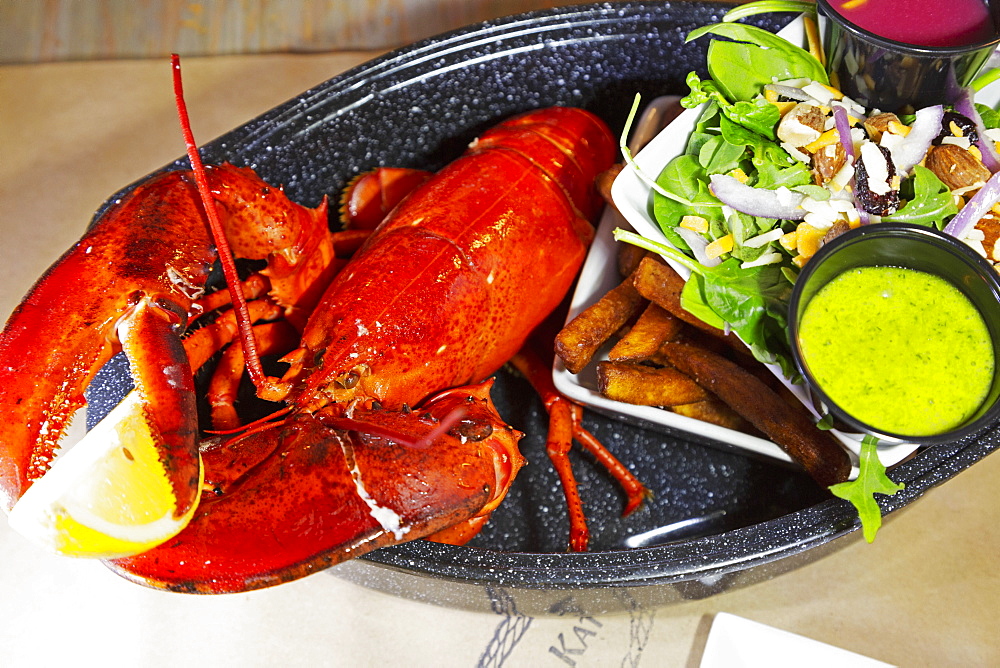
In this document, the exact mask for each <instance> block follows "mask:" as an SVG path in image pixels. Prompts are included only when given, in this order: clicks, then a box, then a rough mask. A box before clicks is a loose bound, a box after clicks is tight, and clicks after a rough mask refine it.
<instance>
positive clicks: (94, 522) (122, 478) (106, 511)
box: [9, 392, 204, 558]
mask: <svg viewBox="0 0 1000 668" xmlns="http://www.w3.org/2000/svg"><path fill="white" fill-rule="evenodd" d="M199 469H200V475H204V470H203V469H202V467H201V464H200V462H199ZM200 487H201V485H200V484H199V486H198V489H200ZM193 493H195V494H197V493H198V490H193ZM177 506H178V504H177V498H176V495H175V493H174V490H173V488H172V487H171V485H170V482H169V480H168V478H167V474H166V471H165V470H164V467H163V464H162V463H161V462H160V459H159V455H158V453H157V450H156V447H155V445H154V441H153V437H152V434H151V433H150V430H149V426H148V425H147V423H146V420H145V418H144V417H143V406H142V401H141V399H140V398H139V395H138V393H137V392H132V393H130V394H129V395H128V396H127V397H126V398H125V399H124V400H123V401H122V402H121V403H120V404H119V405H118V406H117V407H116V408H115V409H114V410H113V411H111V413H109V414H108V416H107V417H106V418H105V419H103V420H102V421H101V422H100V423H99V424H97V425H96V426H95V427H94V429H92V430H91V431H90V432H88V433H87V435H86V436H85V437H84V438H83V439H82V440H81V441H80V442H79V443H77V444H76V445H75V446H73V447H72V448H71V449H69V450H68V451H66V452H65V453H64V454H62V455H61V456H59V457H58V458H56V460H55V461H54V462H53V464H52V467H51V468H50V469H49V471H48V472H47V473H46V474H45V475H44V476H43V477H41V478H39V479H38V480H36V481H35V482H34V483H33V484H32V486H31V487H29V488H28V491H27V492H25V494H24V496H22V497H21V499H20V500H19V501H18V502H17V503H16V504H15V505H14V507H13V509H11V511H10V516H9V521H10V526H11V528H13V529H14V530H15V531H17V532H18V533H20V534H21V535H23V536H25V537H26V538H28V539H29V540H32V541H34V542H36V543H38V544H40V545H42V547H44V548H46V549H48V550H50V551H54V552H57V553H59V554H64V555H69V556H76V557H95V558H114V557H124V556H130V555H134V554H139V553H141V552H145V551H146V550H149V549H151V548H153V547H156V546H157V545H159V544H160V543H162V542H164V541H166V540H168V539H169V538H171V537H173V536H175V535H176V534H177V533H179V532H180V531H181V529H183V528H184V527H185V526H186V525H187V523H188V522H189V521H190V520H191V517H192V516H193V515H194V512H195V509H196V506H197V504H196V503H195V504H194V505H193V506H192V508H191V510H190V511H189V512H187V513H185V515H184V516H182V517H180V518H176V517H174V512H175V510H176V508H177Z"/></svg>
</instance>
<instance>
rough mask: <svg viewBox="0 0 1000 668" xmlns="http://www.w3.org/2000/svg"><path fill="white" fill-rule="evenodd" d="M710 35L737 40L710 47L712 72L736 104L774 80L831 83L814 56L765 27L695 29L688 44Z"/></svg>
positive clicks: (735, 25) (716, 42)
mask: <svg viewBox="0 0 1000 668" xmlns="http://www.w3.org/2000/svg"><path fill="white" fill-rule="evenodd" d="M707 34H712V35H718V36H720V37H725V38H727V39H729V40H734V41H722V40H712V43H711V44H710V45H709V47H708V72H709V74H710V75H711V77H712V79H713V80H715V82H716V85H717V86H718V88H719V89H720V90H721V91H722V92H723V93H724V94H725V95H726V97H727V98H728V99H729V100H730V101H732V102H736V101H738V100H750V99H752V98H753V97H754V96H755V95H757V94H758V93H760V92H761V90H763V88H764V86H765V85H767V84H769V83H771V81H772V77H777V79H778V80H784V79H797V78H800V77H805V78H808V79H812V80H813V81H819V82H820V83H824V84H828V83H830V79H829V77H828V76H827V73H826V69H825V68H824V67H823V65H821V64H820V62H819V61H818V60H816V59H815V58H814V57H813V56H812V54H810V53H809V52H808V51H806V50H805V49H803V48H801V47H798V46H795V45H794V44H792V43H791V42H789V41H787V40H785V39H784V38H782V37H778V36H777V35H775V34H774V33H772V32H769V31H767V30H764V29H763V28H758V27H756V26H751V25H746V24H743V23H716V24H712V25H707V26H702V27H701V28H698V29H696V30H692V31H691V32H690V33H689V34H688V36H687V41H688V42H690V41H692V40H695V39H698V38H699V37H702V36H703V35H707Z"/></svg>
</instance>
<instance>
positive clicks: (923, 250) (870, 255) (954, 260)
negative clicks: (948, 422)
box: [788, 223, 1000, 445]
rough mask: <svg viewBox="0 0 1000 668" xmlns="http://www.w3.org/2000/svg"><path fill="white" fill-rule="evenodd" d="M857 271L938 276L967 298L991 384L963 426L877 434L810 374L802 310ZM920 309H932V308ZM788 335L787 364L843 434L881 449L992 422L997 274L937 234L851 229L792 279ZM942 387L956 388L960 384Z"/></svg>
mask: <svg viewBox="0 0 1000 668" xmlns="http://www.w3.org/2000/svg"><path fill="white" fill-rule="evenodd" d="M859 267H900V268H904V269H913V270H917V271H922V272H925V273H928V274H932V275H935V276H939V277H941V278H943V279H944V280H946V281H948V282H949V283H951V284H952V285H953V286H955V287H956V288H958V289H959V290H960V291H961V292H962V293H963V294H964V295H965V296H966V297H968V298H969V300H970V301H971V302H972V304H973V306H975V307H976V309H977V310H978V311H979V313H980V314H981V315H982V316H983V319H984V320H985V323H986V327H987V330H988V332H989V337H990V341H991V342H992V345H993V354H994V368H993V378H992V383H991V385H990V388H989V390H988V392H987V395H986V398H985V400H984V401H983V402H982V404H980V406H979V408H978V409H977V410H976V411H975V412H974V413H973V414H972V415H971V416H970V417H969V418H968V419H967V420H966V421H965V422H964V423H963V424H961V425H959V426H957V427H955V428H954V429H950V430H948V431H946V432H943V433H937V434H931V435H926V436H912V435H907V434H900V433H891V432H887V431H883V430H880V429H877V428H875V427H873V426H872V425H869V424H865V423H864V422H862V421H861V420H859V419H857V418H855V417H854V416H852V415H850V414H849V413H847V412H846V411H845V410H844V409H843V408H841V407H840V406H839V405H837V403H836V402H835V401H833V400H832V399H831V398H830V396H829V395H828V394H827V393H826V392H825V391H824V389H823V387H822V385H820V384H819V383H818V382H817V380H816V378H815V377H814V376H813V374H812V373H810V370H809V364H808V360H807V359H806V358H805V355H804V352H803V347H802V343H801V340H800V326H801V323H802V317H803V315H804V313H805V311H806V308H807V307H808V305H809V302H810V301H811V300H812V298H813V297H814V296H815V295H816V293H817V292H818V291H819V290H820V289H821V288H822V287H823V286H825V285H827V284H828V283H829V282H830V281H832V280H833V279H834V278H836V277H838V276H840V275H841V274H842V273H844V272H845V271H849V270H852V269H856V268H859ZM928 308H933V303H929V304H928ZM788 335H789V341H790V344H791V349H792V356H793V358H794V360H795V364H796V366H797V367H798V370H799V372H800V373H801V374H802V377H803V379H804V380H805V382H806V384H807V387H808V388H809V389H810V391H811V393H812V395H813V398H814V400H815V401H816V402H818V404H820V410H821V411H823V409H825V410H826V411H828V412H829V413H830V414H831V415H832V416H833V418H834V420H835V423H836V426H837V427H838V428H840V429H842V430H844V431H850V432H857V433H865V434H870V435H872V436H875V437H876V438H878V439H879V440H880V441H884V442H886V443H915V444H918V445H933V444H936V443H945V442H950V441H953V440H956V439H958V438H961V437H963V436H967V435H970V434H973V433H975V432H977V431H979V430H981V429H983V428H984V427H986V426H988V425H990V424H992V423H993V422H994V421H996V420H997V419H1000V358H998V355H1000V275H998V274H997V271H996V270H995V269H994V268H993V266H992V265H991V264H990V263H988V262H987V261H985V260H984V259H983V258H982V257H980V256H979V255H978V254H976V252H975V251H973V250H972V249H971V248H969V247H968V246H966V245H965V244H964V243H962V242H960V241H958V240H956V239H955V238H953V237H952V236H950V235H947V234H944V233H943V232H938V231H937V230H934V229H931V228H927V227H921V226H916V225H904V224H896V223H878V224H875V225H867V226H862V227H859V228H857V229H854V230H851V231H850V232H847V233H845V234H843V235H841V236H839V237H837V238H836V239H834V240H833V241H831V242H829V243H827V244H826V245H824V246H823V247H822V248H821V249H820V250H819V252H817V253H816V255H814V256H813V257H812V258H811V259H810V260H809V262H808V263H807V264H806V266H805V268H804V269H803V270H802V272H801V273H800V274H799V276H798V278H797V279H796V282H795V287H794V289H793V290H792V295H791V300H790V302H789V310H788ZM949 382H951V383H962V382H963V379H962V378H953V379H949Z"/></svg>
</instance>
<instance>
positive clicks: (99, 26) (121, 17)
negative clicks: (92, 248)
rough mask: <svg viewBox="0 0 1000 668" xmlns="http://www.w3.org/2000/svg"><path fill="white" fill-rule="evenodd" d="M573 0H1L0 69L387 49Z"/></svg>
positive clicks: (568, 3)
mask: <svg viewBox="0 0 1000 668" xmlns="http://www.w3.org/2000/svg"><path fill="white" fill-rule="evenodd" d="M572 4H579V3H578V2H576V1H574V0H201V1H200V2H190V1H187V0H0V63H33V62H48V61H62V60H92V59H113V58H151V57H163V56H165V55H169V54H170V53H173V52H178V53H180V54H181V55H186V56H197V55H215V54H234V53H269V52H270V53H273V52H282V53H288V52H319V51H338V50H354V49H365V50H367V49H388V48H393V47H397V46H401V45H403V44H407V43H409V42H413V41H416V40H419V39H423V38H425V37H430V36H432V35H436V34H438V33H441V32H445V31H447V30H452V29H455V28H459V27H461V26H464V25H466V24H469V23H476V22H479V21H485V20H489V19H493V18H497V17H501V16H507V15H510V14H517V13H520V12H526V11H532V10H536V9H546V8H550V7H557V6H562V5H572Z"/></svg>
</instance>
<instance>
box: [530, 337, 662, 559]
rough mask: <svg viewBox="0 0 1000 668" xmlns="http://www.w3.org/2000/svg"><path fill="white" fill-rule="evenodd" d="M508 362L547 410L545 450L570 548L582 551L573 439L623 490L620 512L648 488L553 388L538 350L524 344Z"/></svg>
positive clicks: (584, 532) (584, 537)
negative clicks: (559, 488) (563, 505)
mask: <svg viewBox="0 0 1000 668" xmlns="http://www.w3.org/2000/svg"><path fill="white" fill-rule="evenodd" d="M510 363H511V365H512V366H513V367H514V368H515V369H517V370H518V371H519V372H521V374H522V375H523V376H524V377H525V378H526V379H527V380H528V382H530V383H531V385H532V387H534V388H535V391H536V392H537V393H538V394H539V396H540V397H541V398H542V402H543V403H544V404H545V410H546V411H547V412H548V414H549V432H548V438H547V440H546V444H545V451H546V453H547V454H548V456H549V459H551V460H552V465H553V467H554V468H555V469H556V473H558V475H559V480H560V482H561V483H562V487H563V492H564V494H565V495H566V507H567V511H568V513H569V523H570V537H569V549H570V550H572V551H574V552H584V551H586V549H587V544H588V542H589V539H590V532H589V530H588V529H587V518H586V515H585V514H584V512H583V504H582V502H581V501H580V494H579V491H578V489H577V484H576V476H575V475H574V474H573V468H572V465H571V462H570V460H569V451H570V449H571V448H572V445H573V440H574V439H575V440H576V441H577V442H578V443H580V445H582V446H583V447H584V448H585V449H586V450H587V451H588V452H590V453H591V454H592V455H593V456H594V457H595V458H596V459H597V461H598V462H600V464H601V465H602V466H603V467H604V468H605V469H607V471H608V473H610V474H611V476H612V477H613V478H614V479H615V480H616V481H617V482H618V484H619V485H620V486H621V488H622V490H624V492H625V495H626V498H627V501H626V504H625V510H624V511H623V513H622V514H623V515H628V514H630V513H631V512H633V511H634V510H635V509H636V508H638V507H639V506H640V505H641V504H642V502H643V500H644V499H645V498H647V497H648V496H649V493H650V492H649V490H647V489H646V487H645V486H644V485H643V484H642V483H641V482H639V480H638V479H637V478H636V477H635V476H634V475H633V474H632V472H631V471H629V470H628V469H627V468H626V467H625V465H624V464H622V463H621V462H620V461H619V460H618V458H616V457H615V456H614V455H613V454H611V452H610V451H609V450H608V449H607V448H606V447H604V445H603V444H602V443H601V442H600V441H599V440H597V438H595V437H594V435H593V434H591V433H590V432H589V431H587V430H586V429H585V428H584V427H583V424H582V418H583V409H582V408H581V407H580V406H578V405H577V404H575V403H573V402H572V401H570V400H569V399H567V398H566V397H564V396H562V395H561V394H560V393H559V391H558V390H556V387H555V384H554V383H553V381H552V374H551V371H550V367H548V366H546V365H545V364H544V363H543V362H542V360H541V358H540V357H539V356H538V355H537V353H535V352H534V351H533V350H531V349H530V348H529V346H527V345H526V346H525V347H524V348H522V349H521V350H520V351H519V352H518V353H517V354H516V355H514V356H513V357H512V358H511V360H510Z"/></svg>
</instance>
